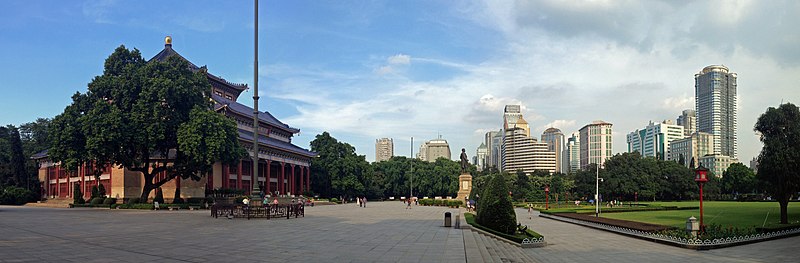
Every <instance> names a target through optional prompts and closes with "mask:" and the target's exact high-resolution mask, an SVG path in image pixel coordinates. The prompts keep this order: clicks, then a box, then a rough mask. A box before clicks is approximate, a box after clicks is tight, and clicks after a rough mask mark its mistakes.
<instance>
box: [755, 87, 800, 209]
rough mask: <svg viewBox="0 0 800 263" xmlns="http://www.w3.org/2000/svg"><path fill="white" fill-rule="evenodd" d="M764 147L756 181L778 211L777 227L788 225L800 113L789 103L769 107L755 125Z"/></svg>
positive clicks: (797, 169)
mask: <svg viewBox="0 0 800 263" xmlns="http://www.w3.org/2000/svg"><path fill="white" fill-rule="evenodd" d="M755 131H757V132H759V133H760V134H761V137H760V139H761V142H762V143H763V144H764V147H763V148H762V149H761V153H760V154H759V155H758V173H757V178H758V180H759V181H761V182H763V183H764V185H765V189H766V190H767V192H769V193H770V194H771V195H772V197H773V198H775V199H776V200H777V201H778V203H779V204H780V207H781V224H787V223H789V217H788V213H787V206H788V205H789V199H791V198H792V195H794V194H796V193H797V192H798V191H799V190H800V110H798V108H797V106H795V105H794V104H791V103H786V104H781V105H780V106H778V108H774V107H769V108H768V109H767V111H766V112H765V113H764V114H762V115H761V116H760V117H759V118H758V121H757V122H756V125H755Z"/></svg>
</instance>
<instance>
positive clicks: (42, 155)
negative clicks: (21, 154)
mask: <svg viewBox="0 0 800 263" xmlns="http://www.w3.org/2000/svg"><path fill="white" fill-rule="evenodd" d="M43 158H47V150H46V149H45V150H44V151H41V152H38V153H35V154H33V155H32V156H31V159H34V160H38V159H43Z"/></svg>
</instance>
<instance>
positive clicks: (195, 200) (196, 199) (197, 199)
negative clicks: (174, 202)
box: [186, 197, 206, 204]
mask: <svg viewBox="0 0 800 263" xmlns="http://www.w3.org/2000/svg"><path fill="white" fill-rule="evenodd" d="M205 200H206V198H204V197H190V198H188V199H187V200H186V202H187V203H190V204H202V203H203V201H205Z"/></svg>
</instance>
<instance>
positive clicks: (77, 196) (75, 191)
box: [72, 184, 86, 205]
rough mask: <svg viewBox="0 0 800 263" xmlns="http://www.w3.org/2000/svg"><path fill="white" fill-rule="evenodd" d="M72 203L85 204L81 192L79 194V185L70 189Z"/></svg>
mask: <svg viewBox="0 0 800 263" xmlns="http://www.w3.org/2000/svg"><path fill="white" fill-rule="evenodd" d="M72 203H73V204H76V205H79V204H83V203H86V200H83V192H81V186H80V185H79V184H75V186H74V187H72Z"/></svg>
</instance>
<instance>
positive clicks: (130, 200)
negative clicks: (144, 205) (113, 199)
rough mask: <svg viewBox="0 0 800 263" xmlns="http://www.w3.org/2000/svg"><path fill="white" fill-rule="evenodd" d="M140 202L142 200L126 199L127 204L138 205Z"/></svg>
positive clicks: (136, 198) (135, 198)
mask: <svg viewBox="0 0 800 263" xmlns="http://www.w3.org/2000/svg"><path fill="white" fill-rule="evenodd" d="M141 202H142V200H141V198H139V197H131V198H130V199H128V204H138V203H141Z"/></svg>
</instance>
